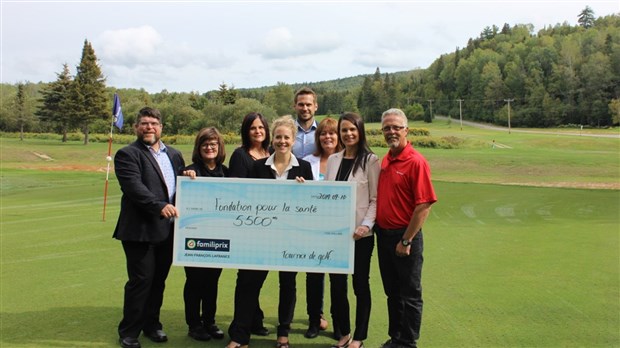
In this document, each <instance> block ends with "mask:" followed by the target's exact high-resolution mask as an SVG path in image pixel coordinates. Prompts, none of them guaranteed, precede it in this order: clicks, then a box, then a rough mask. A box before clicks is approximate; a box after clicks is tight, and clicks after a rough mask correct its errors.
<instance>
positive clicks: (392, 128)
mask: <svg viewBox="0 0 620 348" xmlns="http://www.w3.org/2000/svg"><path fill="white" fill-rule="evenodd" d="M404 128H405V126H385V127H383V128H381V130H382V131H384V132H386V133H387V132H389V131H396V132H398V131H401V130H403V129H404Z"/></svg>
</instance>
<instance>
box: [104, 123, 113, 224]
mask: <svg viewBox="0 0 620 348" xmlns="http://www.w3.org/2000/svg"><path fill="white" fill-rule="evenodd" d="M113 131H114V116H113V117H112V124H111V125H110V138H109V139H108V156H107V157H106V158H105V159H106V161H107V162H108V169H107V170H106V173H105V188H104V189H103V221H104V222H105V206H106V203H107V201H108V180H109V178H110V162H112V132H113Z"/></svg>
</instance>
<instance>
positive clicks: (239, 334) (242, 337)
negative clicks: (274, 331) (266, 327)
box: [228, 269, 297, 345]
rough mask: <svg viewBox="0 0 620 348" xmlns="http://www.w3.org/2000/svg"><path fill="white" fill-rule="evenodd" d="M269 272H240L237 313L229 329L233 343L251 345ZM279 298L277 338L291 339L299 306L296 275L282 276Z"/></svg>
mask: <svg viewBox="0 0 620 348" xmlns="http://www.w3.org/2000/svg"><path fill="white" fill-rule="evenodd" d="M268 273H269V271H255V270H243V269H240V270H239V271H238V272H237V285H236V286H235V310H234V315H233V321H232V322H231V323H230V327H229V328H228V335H229V336H230V338H231V340H233V341H235V342H237V343H239V344H242V345H246V344H249V343H250V337H251V333H250V331H251V329H252V325H253V322H254V317H255V314H256V312H257V310H258V308H259V307H258V303H259V302H258V299H259V296H260V290H261V288H262V287H263V283H264V282H265V279H266V278H267V274H268ZM278 276H279V281H280V295H279V296H280V298H279V303H278V322H279V323H278V336H288V334H289V332H290V330H291V322H292V321H293V316H294V314H295V304H296V302H297V288H296V277H297V272H279V273H278Z"/></svg>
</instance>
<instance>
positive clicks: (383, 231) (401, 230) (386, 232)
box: [375, 224, 407, 236]
mask: <svg viewBox="0 0 620 348" xmlns="http://www.w3.org/2000/svg"><path fill="white" fill-rule="evenodd" d="M375 230H376V231H377V233H379V234H383V235H385V236H402V235H403V234H404V233H405V231H406V230H407V227H403V228H396V229H387V228H381V227H380V226H379V225H377V224H375Z"/></svg>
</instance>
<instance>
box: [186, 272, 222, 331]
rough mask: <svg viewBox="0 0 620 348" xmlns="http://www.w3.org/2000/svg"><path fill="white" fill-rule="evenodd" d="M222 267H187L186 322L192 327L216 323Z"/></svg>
mask: <svg viewBox="0 0 620 348" xmlns="http://www.w3.org/2000/svg"><path fill="white" fill-rule="evenodd" d="M221 274H222V269H221V268H201V267H185V286H184V288H183V300H184V302H185V322H186V323H187V326H189V328H190V329H192V328H196V327H199V326H202V325H203V324H204V325H205V326H206V325H211V324H215V312H216V311H217V287H218V282H219V279H220V275H221Z"/></svg>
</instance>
